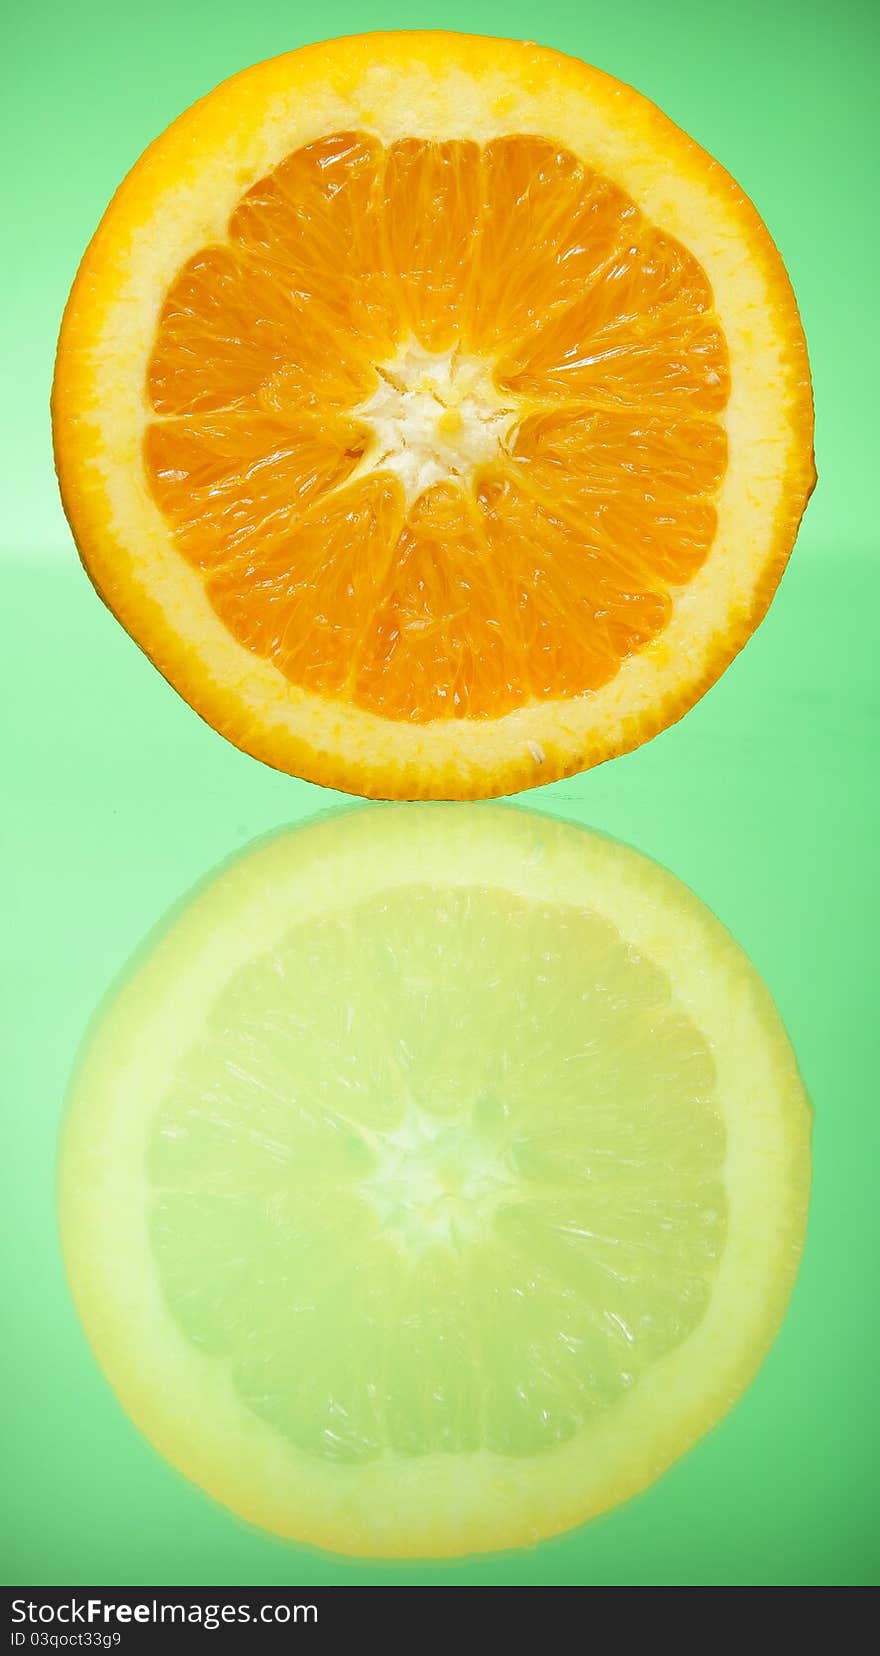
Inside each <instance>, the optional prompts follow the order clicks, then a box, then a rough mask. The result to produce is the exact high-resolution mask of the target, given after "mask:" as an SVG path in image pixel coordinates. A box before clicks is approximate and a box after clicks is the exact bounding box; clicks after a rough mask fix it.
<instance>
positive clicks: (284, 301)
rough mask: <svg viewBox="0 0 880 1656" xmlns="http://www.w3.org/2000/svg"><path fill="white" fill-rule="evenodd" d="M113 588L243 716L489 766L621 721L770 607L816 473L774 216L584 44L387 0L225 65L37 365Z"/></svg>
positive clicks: (251, 723) (346, 749) (205, 712)
mask: <svg viewBox="0 0 880 1656" xmlns="http://www.w3.org/2000/svg"><path fill="white" fill-rule="evenodd" d="M53 407H54V422H55V439H56V454H57V464H58V471H59V477H60V480H61V488H62V494H63V498H64V503H65V508H66V511H67V514H68V517H69V519H70V522H71V525H72V528H73V531H74V535H75V537H76V540H77V543H78V545H79V548H80V551H81V554H82V557H83V560H84V562H85V565H86V568H87V570H88V572H89V574H90V575H91V577H92V580H93V581H94V583H95V585H96V587H97V588H98V590H99V592H100V593H101V595H102V596H103V597H104V599H105V600H106V602H107V603H108V604H109V605H110V607H111V609H113V610H114V612H115V613H116V614H117V615H118V617H119V619H120V620H121V621H122V623H123V625H124V626H125V627H126V628H127V629H128V631H129V632H130V633H131V634H132V635H133V637H134V638H135V639H136V640H137V642H138V643H139V644H140V645H141V646H142V647H143V649H145V650H146V652H147V653H148V655H150V656H151V658H152V659H153V661H154V662H155V663H156V665H157V666H158V667H159V668H160V670H161V671H162V672H163V673H164V674H165V676H166V677H167V678H168V679H169V680H170V681H171V683H172V684H174V685H175V686H176V688H177V689H178V690H179V691H180V692H181V694H182V695H183V696H185V698H186V699H187V701H189V702H190V703H191V704H192V706H193V707H195V708H196V710H197V711H198V712H199V713H201V714H202V716H203V717H204V718H206V719H207V720H208V721H209V722H210V723H211V724H212V725H214V726H215V727H216V728H217V729H218V730H220V731H222V732H223V734H224V735H226V736H228V737H229V738H230V740H232V741H233V742H235V743H236V744H237V745H238V746H239V747H241V748H244V749H246V750H247V751H248V752H250V753H252V754H254V755H256V756H257V757H258V758H260V759H263V760H265V761H267V762H268V763H270V764H272V765H275V766H277V767H279V768H280V769H282V770H287V771H291V772H294V773H296V774H299V775H301V776H304V777H307V778H309V779H311V780H313V781H318V782H322V783H326V784H329V785H332V786H334V787H338V788H344V789H346V790H349V791H351V792H357V793H362V794H368V795H373V796H386V797H408V798H417V797H423V798H427V797H444V796H445V797H453V798H466V797H477V796H481V795H491V794H500V793H508V792H512V791H514V790H516V789H518V788H523V787H529V786H531V785H534V784H535V783H540V782H546V781H552V780H554V779H555V778H557V777H560V776H563V775H568V774H571V773H572V772H574V771H577V770H580V769H583V768H585V767H587V766H589V765H592V764H595V763H597V762H598V761H600V760H602V759H605V758H608V757H609V756H610V755H612V754H615V753H620V752H623V751H626V750H627V749H630V748H633V747H636V746H638V744H639V743H640V742H642V741H644V740H646V739H647V738H648V737H650V736H652V735H654V734H655V733H656V732H657V731H658V730H660V729H662V728H663V727H665V726H666V725H668V724H669V723H670V722H672V721H673V720H675V719H677V718H678V717H680V716H681V714H682V713H684V712H685V711H686V710H687V708H688V707H690V706H691V705H692V704H693V702H694V701H695V700H696V699H697V698H698V697H699V696H700V695H701V694H702V692H703V691H704V690H705V689H707V688H708V686H709V685H710V684H712V683H713V682H714V680H715V679H716V678H717V677H718V675H719V674H720V673H721V672H722V671H723V669H724V667H725V666H726V665H727V664H728V663H729V661H730V660H731V659H732V657H733V656H734V655H735V654H736V652H737V651H738V650H739V649H740V647H741V646H742V644H743V643H744V642H745V640H746V639H747V638H748V636H749V634H750V633H751V631H752V630H753V628H754V627H755V626H756V624H757V623H758V621H759V620H760V618H761V616H762V615H763V613H764V611H765V609H766V607H767V605H768V603H769V601H770V598H771V596H772V594H773V591H774V590H775V587H776V584H777V582H778V580H779V578H780V575H781V573H782V569H783V567H784V565H785V562H786V560H787V557H788V554H789V552H790V549H791V546H792V543H793V540H794V536H795V533H796V530H797V526H798V523H799V521H800V517H801V514H802V512H803V509H804V506H805V503H806V500H807V498H808V496H809V492H810V489H811V488H812V485H813V481H814V471H813V461H812V405H811V397H810V387H809V370H808V364H807V357H806V349H805V345H804V339H803V334H802V331H801V326H800V322H799V318H798V314H797V308H796V305H795V301H794V298H793V296H792V292H791V289H790V286H789V284H788V280H787V277H786V275H785V271H784V269H783V266H782V263H781V261H780V258H779V255H778V253H777V252H776V249H775V248H774V246H773V243H772V241H771V239H770V237H769V235H768V233H767V231H766V229H765V228H764V226H763V224H762V223H761V220H760V219H759V218H758V215H757V213H756V212H755V210H754V208H753V207H752V206H751V204H750V203H749V202H748V201H747V199H746V198H745V197H744V196H743V194H742V192H741V191H740V190H739V189H738V188H737V186H736V185H735V184H734V183H733V181H732V180H731V179H730V178H729V177H728V175H727V174H726V173H725V172H724V171H723V170H722V169H721V168H720V167H719V166H718V165H717V163H716V162H714V161H712V160H711V159H710V158H709V157H708V156H707V155H705V154H704V152H703V151H702V150H700V149H699V148H698V147H697V146H696V145H695V144H694V143H692V142H691V141H690V140H689V139H688V138H686V137H685V136H684V135H683V134H682V133H681V132H680V131H679V130H678V129H677V128H676V127H674V126H673V125H672V124H671V123H670V122H669V121H668V120H666V118H665V117H664V116H663V115H661V114H660V113H659V111H658V110H657V109H655V108H654V107H653V105H651V104H650V103H648V102H647V101H646V100H645V99H644V98H642V97H640V96H639V95H638V94H637V93H636V92H634V91H632V90H631V89H630V88H628V87H625V86H622V85H620V83H618V82H617V81H615V80H613V79H612V78H610V77H609V76H606V75H603V74H601V73H600V72H599V71H598V70H595V69H590V68H587V67H586V66H585V65H584V64H582V63H578V62H576V61H574V60H572V59H569V58H565V57H561V56H559V55H558V54H556V53H553V52H550V51H546V50H543V49H541V48H538V47H534V46H529V45H524V44H522V43H518V42H513V41H499V40H488V39H481V38H470V37H466V36H455V35H448V34H440V33H437V34H409V33H407V34H374V35H370V36H364V37H355V38H352V39H348V40H338V41H332V42H329V43H327V44H324V45H320V46H312V47H304V48H303V49H302V50H300V51H297V52H292V53H290V54H289V55H287V56H285V57H282V58H278V59H275V60H274V61H272V62H270V63H265V64H261V65H259V66H258V67H257V68H254V69H250V70H246V71H245V72H244V73H243V74H241V75H238V76H236V77H235V78H234V79H233V80H231V81H229V82H227V83H226V84H224V85H223V86H221V87H219V88H218V89H217V90H216V91H215V92H213V93H212V94H211V95H210V96H209V97H208V98H206V99H204V100H203V101H202V102H201V103H199V104H197V105H196V106H194V108H192V109H191V110H189V111H188V112H187V113H186V114H185V115H183V116H182V117H181V118H180V120H178V121H177V122H175V124H174V125H173V126H172V127H171V128H170V129H169V130H168V132H166V133H165V134H164V135H163V136H162V137H161V138H160V139H158V141H157V142H156V143H155V144H154V145H153V146H152V147H151V148H150V149H149V150H148V151H147V153H146V154H145V155H144V156H143V157H142V158H141V160H140V161H139V162H138V164H137V166H136V167H135V168H134V169H133V171H132V172H131V173H130V175H129V177H128V178H127V179H126V181H125V183H124V184H123V186H122V188H121V189H120V191H119V192H118V194H117V196H116V197H115V198H114V201H113V203H112V204H111V206H110V208H109V209H108V211H107V213H106V215H105V217H104V219H103V221H102V224H101V226H100V228H99V230H98V232H97V234H96V236H95V238H94V240H93V242H92V244H91V246H90V248H89V250H88V252H87V253H86V256H85V259H84V261H83V264H82V267H81V270H80V273H79V275H78V277H77V281H76V284H75V286H74V289H73V293H72V295H71V298H70V301H69V304H68V307H67V311H66V314H65V319H64V324H63V328H62V333H61V340H60V345H59V354H58V364H57V371H56V380H55V390H54V398H53Z"/></svg>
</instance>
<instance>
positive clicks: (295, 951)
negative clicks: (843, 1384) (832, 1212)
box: [60, 806, 810, 1557]
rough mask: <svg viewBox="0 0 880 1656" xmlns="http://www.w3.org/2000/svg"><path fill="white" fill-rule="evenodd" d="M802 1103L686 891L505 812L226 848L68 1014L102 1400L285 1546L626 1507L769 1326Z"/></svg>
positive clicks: (364, 1544)
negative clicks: (92, 1018) (234, 854)
mask: <svg viewBox="0 0 880 1656" xmlns="http://www.w3.org/2000/svg"><path fill="white" fill-rule="evenodd" d="M809 1121H810V1118H809V1110H808V1106H807V1102H806V1099H805V1095H804V1092H803V1088H802V1085H801V1083H800V1080H799V1078H798V1073H797V1068H796V1065H795V1061H794V1058H793V1055H792V1052H791V1049H790V1047H789V1044H788V1041H787V1039H786V1036H785V1033H784V1031H783V1029H782V1026H781V1024H780V1021H779V1018H778V1015H777V1014H776V1012H775V1010H774V1008H773V1005H772V1003H771V1001H770V999H769V996H768V994H767V991H766V989H765V988H764V986H763V984H762V983H761V981H760V979H759V978H758V976H757V974H756V973H755V971H754V969H753V968H752V967H751V965H750V964H749V962H748V960H747V959H746V957H745V956H744V955H743V954H742V952H741V951H740V950H739V948H738V947H737V946H736V945H735V944H734V942H733V941H732V939H731V938H730V937H729V935H728V934H727V932H726V931H724V929H723V928H722V927H721V926H720V925H719V924H718V922H717V921H716V920H715V919H714V918H713V917H712V916H711V915H710V914H709V913H708V911H707V910H706V909H705V908H704V907H703V906H702V905H701V904H700V903H699V902H698V901H697V899H696V898H694V897H693V896H692V895H691V894H690V893H689V892H688V891H687V890H686V888H685V887H683V886H682V885H680V884H679V882H678V881H677V880H675V879H673V878H672V877H671V876H670V875H668V874H666V873H664V872H662V871H661V870H660V869H659V868H657V867H656V866H655V865H653V864H651V863H649V862H648V861H646V860H645V859H644V858H643V857H641V856H639V855H637V854H636V853H635V852H632V851H629V850H626V849H624V848H623V847H621V846H620V845H617V844H615V843H613V842H611V841H609V840H605V839H602V838H599V837H598V836H595V835H593V834H590V833H587V832H585V831H583V830H580V829H575V828H572V827H569V826H567V825H563V824H561V823H558V822H554V821H552V820H548V819H544V818H541V817H538V816H535V815H532V814H530V813H528V814H527V813H524V812H518V811H514V810H511V809H504V808H499V807H493V808H486V807H467V808H464V807H462V808H455V807H452V808H447V807H442V806H421V807H414V808H412V809H403V810H401V809H400V808H397V809H395V808H389V809H384V810H383V809H373V810H362V811H357V812H354V813H351V814H347V815H343V816H340V817H337V818H335V819H330V820H325V821H320V822H318V823H316V824H314V825H312V826H309V827H307V828H305V829H297V830H292V831H289V832H286V833H284V834H282V835H280V836H279V837H277V838H275V839H273V840H271V841H269V842H267V843H264V844H260V845H257V846H256V847H255V848H253V849H251V850H249V851H247V852H245V853H244V854H243V855H241V856H240V857H239V858H238V859H236V861H235V862H233V863H232V865H231V866H229V867H228V868H227V869H225V870H223V871H221V872H220V874H218V875H217V876H216V877H215V878H214V879H213V880H212V881H211V882H210V883H209V884H208V885H207V886H206V887H204V888H203V889H201V890H200V891H199V892H198V893H197V895H196V896H195V897H194V898H193V899H192V901H191V902H190V903H189V904H188V905H187V906H186V907H185V908H184V909H183V911H182V912H180V913H179V914H178V915H177V916H176V917H175V918H174V919H173V921H172V922H171V924H170V926H169V927H168V928H166V930H165V931H164V932H163V933H162V935H161V936H160V937H159V938H158V940H156V941H154V942H153V944H152V945H151V947H150V949H149V950H148V952H147V953H146V955H143V956H142V957H141V958H140V959H139V961H138V963H137V964H136V966H135V968H134V969H133V971H132V972H131V974H130V975H129V976H128V977H127V978H126V979H125V980H124V981H123V983H122V985H121V987H120V988H119V989H118V991H117V992H116V994H115V995H114V997H113V999H112V1001H111V1002H110V1004H109V1006H108V1008H107V1009H106V1010H105V1011H104V1012H103V1014H102V1016H101V1018H100V1019H99V1021H98V1022H97V1023H96V1025H95V1027H94V1029H93V1031H92V1033H91V1035H90V1037H89V1039H88V1042H87V1045H86V1049H85V1052H84V1055H83V1057H82V1060H81V1063H80V1065H79V1068H78V1072H77V1075H76V1077H75V1080H74V1083H73V1087H72V1093H71V1102H70V1108H69V1112H68V1117H67V1122H66V1127H65V1131H64V1137H63V1144H62V1152H61V1167H60V1205H61V1220H62V1233H63V1242H64V1251H65V1257H66V1262H67V1268H68V1272H69V1276H70V1281H71V1284H72V1288H73V1292H74V1296H75V1299H76V1302H77V1305H78V1308H79V1312H80V1315H81V1317H82V1320H83V1324H84V1326H85V1329H86V1332H87V1334H88V1336H89V1339H90V1340H91V1342H92V1344H93V1346H94V1348H95V1351H96V1353H97V1356H98V1358H99V1361H100V1362H101V1364H102V1366H103V1368H104V1369H105V1371H106V1373H107V1375H108V1378H109V1379H110V1381H111V1384H112V1385H113V1387H114V1389H115V1390H116V1392H117V1393H118V1395H119V1397H120V1398H121V1400H122V1402H123V1404H124V1406H125V1407H126V1409H127V1410H128V1411H129V1413H130V1414H131V1416H132V1417H133V1419H134V1420H135V1421H136V1423H137V1424H138V1426H139V1427H140V1428H141V1430H142V1431H143V1432H145V1433H146V1435H147V1437H148V1438H149V1439H150V1440H151V1441H152V1442H153V1443H154V1444H155V1445H156V1446H157V1447H158V1448H159V1449H160V1450H161V1452H162V1453H163V1454H164V1455H166V1456H167V1457H168V1459H169V1460H170V1461H172V1463H173V1464H174V1465H176V1466H177V1467H179V1468H180V1470H181V1471H183V1472H184V1473H185V1474H186V1475H187V1476H188V1477H190V1478H191V1479H193V1480H194V1481H195V1482H196V1483H198V1484H200V1485H201V1486H202V1487H203V1488H205V1489H206V1490H208V1491H209V1492H210V1493H211V1494H213V1495H214V1496H216V1497H217V1498H219V1499H220V1500H221V1501H223V1502H225V1503H226V1504H227V1505H228V1506H230V1507H231V1508H233V1510H235V1511H236V1512H238V1513H239V1514H241V1515H242V1516H244V1517H245V1518H247V1519H249V1520H251V1521H252V1522H255V1523H258V1524H261V1525H263V1526H265V1527H266V1528H268V1529H270V1530H273V1531H275V1532H277V1533H279V1534H281V1535H285V1536H289V1537H292V1538H295V1539H298V1540H301V1541H308V1542H313V1543H316V1544H318V1545H320V1546H322V1547H325V1548H329V1549H333V1550H336V1551H340V1552H348V1553H355V1554H364V1555H365V1554H372V1555H380V1556H382V1555H384V1556H400V1555H404V1554H406V1555H414V1556H424V1557H431V1556H439V1555H449V1554H465V1553H469V1552H474V1551H486V1550H495V1549H498V1548H503V1547H511V1546H516V1545H520V1544H524V1543H528V1542H532V1541H535V1540H538V1539H539V1538H541V1537H542V1536H546V1535H550V1534H552V1533H555V1532H557V1531H560V1530H563V1529H565V1528H567V1527H570V1526H572V1525H574V1524H577V1523H579V1522H581V1521H582V1520H584V1519H587V1518H589V1517H591V1516H592V1515H594V1514H596V1513H598V1512H600V1511H603V1510H605V1509H606V1508H608V1507H609V1506H612V1505H614V1504H616V1503H617V1502H619V1501H621V1500H623V1499H625V1498H626V1497H627V1496H629V1495H631V1494H632V1493H633V1492H634V1491H635V1490H637V1489H639V1488H641V1487H642V1486H643V1485H645V1484H647V1483H650V1482H651V1481H652V1480H653V1479H654V1478H656V1476H657V1475H658V1473H659V1472H660V1471H662V1469H663V1468H664V1467H665V1466H666V1465H667V1464H668V1463H669V1462H670V1461H671V1460H673V1459H674V1458H675V1457H676V1456H678V1455H679V1454H680V1453H682V1451H683V1450H685V1449H686V1448H687V1447H688V1446H689V1445H690V1444H691V1443H692V1442H693V1441H694V1440H695V1439H696V1438H698V1437H699V1436H700V1435H701V1434H702V1433H703V1432H705V1431H706V1430H707V1429H708V1428H709V1427H710V1426H711V1425H712V1424H713V1423H714V1421H715V1420H716V1419H717V1418H718V1417H719V1416H720V1415H721V1414H723V1413H724V1412H725V1411H726V1410H727V1409H728V1408H729V1407H730V1405H731V1403H732V1402H733V1401H734V1399H735V1398H736V1397H737V1395H738V1394H739V1392H740V1391H741V1390H742V1388H743V1387H744V1386H745V1384H746V1383H747V1381H748V1380H749V1378H750V1377H751V1375H752V1374H753V1372H754V1370H755V1369H756V1367H757V1366H758V1364H759V1362H760V1360H761V1358H762V1356H763V1355H764V1353H765V1351H766V1349H767V1347H768V1345H769V1342H770V1340H771V1339H772V1337H773V1335H774V1333H775V1331H776V1329H777V1326H778V1324H779V1322H780V1319H781V1317H782V1315H783V1311H784V1308H785V1305H786V1301H787V1298H788V1295H789V1291H790V1288H791V1285H792V1281H793V1278H794V1274H795V1270H796V1266H797V1260H798V1256H799V1251H800V1247H801V1242H802V1237H803V1230H804V1224H805V1216H806V1203H807V1190H808V1180H809Z"/></svg>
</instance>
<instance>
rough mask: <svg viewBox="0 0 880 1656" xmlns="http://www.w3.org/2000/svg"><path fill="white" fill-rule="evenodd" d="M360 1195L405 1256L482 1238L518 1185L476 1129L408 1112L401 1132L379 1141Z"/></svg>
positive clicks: (413, 1108)
mask: <svg viewBox="0 0 880 1656" xmlns="http://www.w3.org/2000/svg"><path fill="white" fill-rule="evenodd" d="M373 1151H374V1156H375V1163H374V1166H373V1168H372V1169H371V1171H370V1173H369V1174H368V1175H367V1177H366V1178H365V1180H364V1182H363V1184H362V1186H361V1190H362V1193H363V1195H364V1196H366V1198H367V1199H368V1201H369V1202H370V1203H371V1204H372V1206H373V1207H374V1208H375V1210H376V1213H377V1215H378V1217H379V1219H380V1221H381V1224H382V1229H383V1231H384V1233H385V1235H386V1236H395V1237H396V1238H397V1240H398V1241H399V1242H401V1243H403V1244H405V1245H406V1247H407V1248H408V1249H414V1250H416V1251H418V1250H421V1249H422V1248H424V1247H427V1246H429V1245H432V1244H436V1243H438V1242H439V1243H445V1244H446V1245H447V1246H449V1247H454V1246H456V1245H457V1244H458V1243H460V1242H463V1241H466V1240H467V1238H468V1237H471V1236H474V1235H476V1234H477V1233H478V1232H480V1231H483V1230H484V1229H485V1227H486V1225H487V1224H488V1223H489V1221H490V1220H491V1217H492V1215H493V1213H494V1212H495V1209H496V1208H497V1207H498V1206H499V1205H500V1204H501V1203H502V1202H503V1201H504V1200H505V1199H508V1200H509V1199H510V1196H511V1194H512V1192H513V1189H514V1187H515V1183H516V1181H515V1177H514V1176H513V1175H512V1174H511V1172H510V1171H509V1170H508V1169H507V1168H506V1167H505V1166H504V1164H503V1162H502V1160H501V1158H500V1156H499V1155H498V1153H497V1151H496V1150H495V1149H494V1147H493V1146H492V1145H491V1144H490V1143H488V1142H487V1141H486V1140H485V1139H484V1138H482V1137H481V1136H480V1135H478V1134H476V1133H475V1132H474V1131H473V1129H472V1128H470V1127H468V1126H466V1125H462V1124H455V1125H450V1124H448V1123H445V1122H442V1121H438V1120H437V1119H436V1117H432V1116H430V1115H428V1114H427V1113H426V1112H425V1111H424V1110H420V1109H419V1108H418V1107H417V1106H416V1105H415V1104H410V1105H409V1107H408V1109H407V1111H406V1114H405V1115H404V1117H403V1120H402V1121H401V1123H400V1125H399V1126H398V1127H397V1128H395V1130H394V1131H393V1132H391V1133H382V1134H379V1135H377V1137H376V1140H375V1142H374V1145H373Z"/></svg>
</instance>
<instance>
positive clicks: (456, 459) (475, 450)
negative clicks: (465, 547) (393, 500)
mask: <svg viewBox="0 0 880 1656" xmlns="http://www.w3.org/2000/svg"><path fill="white" fill-rule="evenodd" d="M377 372H378V374H379V376H380V378H379V384H378V386H377V387H376V390H375V391H374V392H373V394H372V396H371V397H368V399H367V401H366V402H364V403H361V404H360V406H359V407H358V408H356V409H354V410H353V413H354V417H355V418H356V419H358V420H360V421H361V422H362V423H363V424H364V425H366V426H368V427H369V428H370V431H371V433H372V439H373V440H372V442H371V444H370V447H369V449H368V450H367V453H366V454H365V455H364V459H363V462H362V464H361V467H360V468H359V469H360V472H361V475H364V474H365V473H367V472H373V471H390V472H393V473H394V475H395V477H398V478H399V479H400V481H401V483H402V485H403V489H404V493H405V494H406V500H407V505H412V503H413V501H415V500H418V498H419V495H421V494H424V492H425V490H426V489H430V488H431V487H432V486H433V485H434V484H435V483H445V482H447V481H448V480H449V479H450V478H453V479H454V480H456V481H458V482H462V483H467V482H469V481H470V479H471V478H472V477H473V474H474V472H475V471H476V469H477V468H478V467H479V466H482V465H485V464H486V463H487V462H488V461H491V460H494V459H496V458H497V456H498V454H499V453H500V452H502V451H503V450H504V447H505V445H506V443H507V439H508V437H509V435H510V432H511V428H512V427H513V425H514V424H515V422H516V420H517V417H518V415H517V409H516V407H515V405H514V400H513V398H512V397H510V396H507V397H505V396H504V395H503V394H502V393H501V392H499V390H498V388H497V386H496V385H495V382H494V380H493V378H492V371H491V368H490V366H489V364H488V363H487V362H486V361H485V360H483V359H482V358H480V357H473V356H467V355H466V354H465V353H463V352H461V351H459V350H453V351H441V352H437V351H426V350H425V349H424V347H423V346H421V345H417V344H415V343H412V342H411V343H410V344H408V345H405V346H403V347H402V348H401V349H400V350H399V351H398V352H397V354H396V356H394V357H393V358H392V359H391V361H390V362H386V363H380V364H378V365H377Z"/></svg>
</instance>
